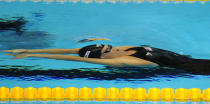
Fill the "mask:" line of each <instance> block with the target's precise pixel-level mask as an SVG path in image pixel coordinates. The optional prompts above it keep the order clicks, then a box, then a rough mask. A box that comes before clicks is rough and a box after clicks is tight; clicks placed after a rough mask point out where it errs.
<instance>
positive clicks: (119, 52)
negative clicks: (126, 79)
mask: <svg viewBox="0 0 210 104" xmlns="http://www.w3.org/2000/svg"><path fill="white" fill-rule="evenodd" d="M1 52H10V53H13V54H5V55H10V56H14V57H13V58H12V59H21V58H26V57H40V58H48V59H57V60H67V61H80V62H87V63H95V64H102V65H107V66H112V67H147V66H149V67H150V66H152V67H156V66H160V67H170V68H178V69H185V70H188V71H196V72H199V71H206V72H210V71H209V70H210V60H205V59H194V58H191V57H187V56H185V55H181V54H177V53H174V52H171V51H167V50H163V49H159V48H154V47H150V46H118V47H112V46H111V45H103V44H96V45H89V46H86V47H83V48H75V49H31V50H26V49H16V50H4V51H1ZM32 53H49V54H32ZM62 54H78V55H79V56H80V57H79V56H74V55H62Z"/></svg>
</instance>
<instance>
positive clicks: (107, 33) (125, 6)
mask: <svg viewBox="0 0 210 104" xmlns="http://www.w3.org/2000/svg"><path fill="white" fill-rule="evenodd" d="M0 8H1V9H0V16H1V17H2V18H11V17H14V16H24V18H25V19H26V20H27V21H28V22H27V24H26V27H25V28H26V29H27V30H26V32H25V33H24V34H23V36H18V35H17V34H16V33H15V32H14V31H1V32H0V49H1V50H5V49H18V48H27V49H39V48H43V49H44V48H67V49H68V48H78V47H83V46H86V45H90V44H99V43H103V44H112V45H113V46H121V45H131V46H138V45H150V46H154V47H158V48H162V49H167V50H170V51H173V52H177V53H180V54H186V55H191V56H192V57H194V58H202V59H210V54H209V53H210V49H209V48H208V46H209V44H208V43H209V41H210V37H209V36H208V35H209V33H210V30H209V25H210V18H209V17H210V14H209V13H208V11H209V10H210V4H209V3H208V2H206V3H205V4H201V3H199V2H196V3H178V4H177V3H172V2H170V3H161V2H154V3H150V2H143V3H140V4H139V3H135V2H129V3H122V2H116V3H109V2H104V3H95V2H92V3H89V4H86V3H82V2H78V3H69V2H65V3H57V2H52V3H44V2H36V3H33V2H18V1H14V2H4V1H0ZM85 38H107V39H110V41H106V40H102V41H91V42H86V43H78V42H77V41H78V40H81V39H85ZM3 54H4V53H0V67H1V75H0V77H1V78H0V85H1V86H5V87H8V88H12V87H15V86H19V87H22V88H26V87H29V86H33V87H35V88H39V87H43V86H45V87H50V88H54V87H58V86H59V87H62V88H67V87H72V86H73V87H77V88H82V87H89V88H95V87H104V88H109V87H116V88H124V87H131V88H138V87H143V88H146V89H149V88H151V87H157V88H166V87H169V88H174V89H176V88H186V89H190V88H200V89H202V90H203V89H206V88H209V87H210V84H208V83H210V81H209V78H210V76H209V75H195V74H191V73H186V72H182V71H181V72H180V71H173V70H166V69H135V68H134V69H127V68H124V69H121V68H110V67H105V66H103V65H97V64H90V63H84V62H71V61H62V60H53V59H43V58H26V59H17V60H11V59H8V58H10V56H5V55H3ZM128 70H129V71H128ZM139 70H141V71H139ZM74 103H86V102H74ZM91 103H94V102H91ZM95 103H101V102H95ZM102 103H107V102H102ZM115 103H124V102H115ZM135 103H137V102H135ZM144 103H148V102H144ZM159 103H161V102H159Z"/></svg>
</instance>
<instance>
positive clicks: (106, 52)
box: [101, 45, 125, 58]
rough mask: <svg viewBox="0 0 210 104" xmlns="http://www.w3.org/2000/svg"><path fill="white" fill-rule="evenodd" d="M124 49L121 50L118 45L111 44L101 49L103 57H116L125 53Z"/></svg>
mask: <svg viewBox="0 0 210 104" xmlns="http://www.w3.org/2000/svg"><path fill="white" fill-rule="evenodd" d="M124 53H125V52H124V51H120V49H119V48H117V47H112V46H111V45H105V46H104V47H103V49H102V50H101V58H116V57H119V56H122V55H124Z"/></svg>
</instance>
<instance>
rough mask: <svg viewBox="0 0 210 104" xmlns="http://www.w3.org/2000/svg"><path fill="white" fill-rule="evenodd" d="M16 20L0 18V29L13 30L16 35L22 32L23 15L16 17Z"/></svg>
mask: <svg viewBox="0 0 210 104" xmlns="http://www.w3.org/2000/svg"><path fill="white" fill-rule="evenodd" d="M16 18H17V19H16V20H5V19H2V18H1V19H0V30H15V31H16V32H17V33H18V35H21V34H22V32H23V29H22V28H23V27H24V25H25V24H26V21H25V19H24V17H16Z"/></svg>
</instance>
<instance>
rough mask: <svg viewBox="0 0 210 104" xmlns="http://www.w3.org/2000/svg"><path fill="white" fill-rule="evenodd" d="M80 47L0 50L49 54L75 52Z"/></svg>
mask: <svg viewBox="0 0 210 104" xmlns="http://www.w3.org/2000/svg"><path fill="white" fill-rule="evenodd" d="M79 50H80V48H75V49H15V50H4V51H0V52H11V53H51V54H77V53H78V52H79Z"/></svg>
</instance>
